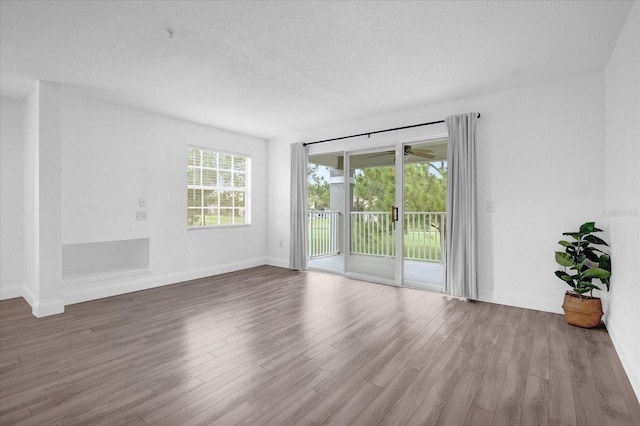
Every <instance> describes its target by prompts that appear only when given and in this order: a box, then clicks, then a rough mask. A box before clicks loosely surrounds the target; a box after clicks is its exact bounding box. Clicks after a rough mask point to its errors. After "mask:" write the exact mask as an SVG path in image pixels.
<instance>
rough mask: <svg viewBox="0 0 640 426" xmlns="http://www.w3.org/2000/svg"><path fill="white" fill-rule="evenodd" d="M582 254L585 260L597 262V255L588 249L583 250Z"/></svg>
mask: <svg viewBox="0 0 640 426" xmlns="http://www.w3.org/2000/svg"><path fill="white" fill-rule="evenodd" d="M583 253H584V254H585V256H587V259H589V260H590V261H592V262H598V260H599V258H598V255H597V254H595V253H594V252H593V250H591V249H590V248H587V249H584V251H583Z"/></svg>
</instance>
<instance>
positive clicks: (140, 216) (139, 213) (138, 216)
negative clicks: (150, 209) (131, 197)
mask: <svg viewBox="0 0 640 426" xmlns="http://www.w3.org/2000/svg"><path fill="white" fill-rule="evenodd" d="M136 220H147V212H146V211H144V210H138V211H137V212H136Z"/></svg>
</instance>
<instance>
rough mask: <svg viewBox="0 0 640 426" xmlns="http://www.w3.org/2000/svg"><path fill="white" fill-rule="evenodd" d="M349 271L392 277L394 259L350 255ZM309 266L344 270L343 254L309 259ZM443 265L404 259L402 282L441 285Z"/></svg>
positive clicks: (340, 271)
mask: <svg viewBox="0 0 640 426" xmlns="http://www.w3.org/2000/svg"><path fill="white" fill-rule="evenodd" d="M350 263H351V268H350V270H351V272H357V273H360V274H363V275H370V276H374V277H382V278H386V279H393V271H394V259H392V258H384V257H380V256H364V255H352V256H351V257H350ZM309 267H311V268H314V269H322V270H326V271H331V272H338V273H343V272H344V255H335V256H325V257H318V258H315V259H311V260H310V261H309ZM443 280H444V265H443V264H442V263H429V262H417V261H413V260H405V261H404V284H409V285H412V284H413V285H427V286H429V287H442V284H443Z"/></svg>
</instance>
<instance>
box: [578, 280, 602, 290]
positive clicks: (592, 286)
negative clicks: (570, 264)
mask: <svg viewBox="0 0 640 426" xmlns="http://www.w3.org/2000/svg"><path fill="white" fill-rule="evenodd" d="M580 288H588V289H589V290H593V289H596V290H601V288H600V287H598V286H597V285H595V284H593V283H590V282H586V281H580Z"/></svg>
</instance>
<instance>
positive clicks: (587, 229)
mask: <svg viewBox="0 0 640 426" xmlns="http://www.w3.org/2000/svg"><path fill="white" fill-rule="evenodd" d="M595 226H596V223H595V222H586V223H583V224H582V226H581V227H580V233H581V234H589V233H591V232H593V229H594V228H595Z"/></svg>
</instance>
